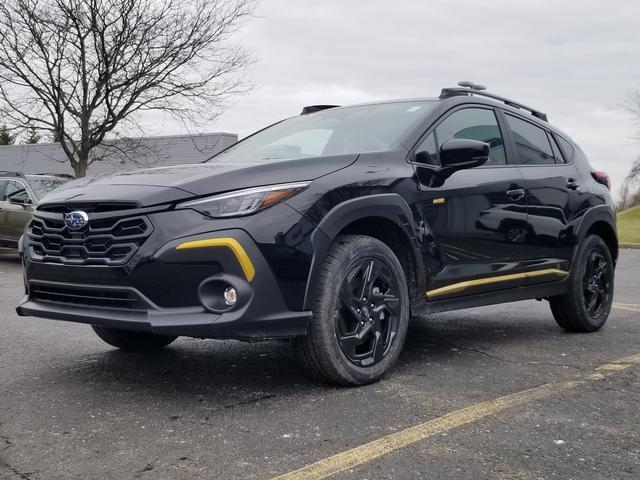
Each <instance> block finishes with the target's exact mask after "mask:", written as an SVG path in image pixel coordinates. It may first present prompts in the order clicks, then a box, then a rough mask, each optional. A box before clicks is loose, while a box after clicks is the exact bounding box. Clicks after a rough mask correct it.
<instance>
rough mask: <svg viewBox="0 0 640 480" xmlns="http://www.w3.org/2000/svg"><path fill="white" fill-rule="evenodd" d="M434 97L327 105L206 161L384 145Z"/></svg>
mask: <svg viewBox="0 0 640 480" xmlns="http://www.w3.org/2000/svg"><path fill="white" fill-rule="evenodd" d="M434 104H435V102H428V101H419V102H398V103H380V104H373V105H361V106H356V107H343V108H331V109H328V110H322V111H320V112H316V113H312V114H309V115H300V116H298V117H293V118H289V119H287V120H284V121H282V122H280V123H277V124H275V125H272V126H271V127H267V128H265V129H264V130H262V131H260V132H258V133H256V134H255V135H252V136H250V137H247V138H246V139H244V140H242V141H240V142H238V143H236V144H235V145H233V146H232V147H230V148H228V149H227V150H225V151H224V152H221V153H220V154H219V155H216V156H215V157H213V158H211V159H210V160H209V161H210V162H215V161H218V160H220V161H223V162H240V163H243V162H252V161H259V162H263V163H269V161H273V160H278V159H288V158H315V157H318V156H321V155H342V154H350V153H364V152H375V151H380V150H386V149H388V148H390V147H391V146H392V145H393V144H394V143H396V142H397V141H398V139H399V137H400V136H401V135H402V134H403V133H404V132H406V131H407V130H408V129H409V128H411V127H412V125H414V124H415V123H416V122H418V121H420V120H423V119H424V117H425V115H426V114H427V112H429V111H430V110H431V109H432V108H433V106H434Z"/></svg>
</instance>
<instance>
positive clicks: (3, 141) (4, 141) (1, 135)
mask: <svg viewBox="0 0 640 480" xmlns="http://www.w3.org/2000/svg"><path fill="white" fill-rule="evenodd" d="M15 140H16V136H15V135H11V132H10V131H9V129H8V128H7V126H6V125H2V127H0V145H11V144H13V142H14V141H15Z"/></svg>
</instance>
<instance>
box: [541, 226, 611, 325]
mask: <svg viewBox="0 0 640 480" xmlns="http://www.w3.org/2000/svg"><path fill="white" fill-rule="evenodd" d="M613 279H614V264H613V258H612V257H611V252H610V251H609V248H608V247H607V244H606V243H604V241H603V240H602V238H600V237H598V236H596V235H589V236H588V237H587V238H586V239H585V240H584V242H583V244H582V246H581V247H580V251H579V252H578V255H577V258H576V261H575V265H574V266H573V272H572V274H571V278H570V279H569V281H570V289H569V292H568V293H567V294H565V295H560V296H557V297H551V298H550V299H549V303H550V305H551V312H552V313H553V316H554V318H555V319H556V322H558V325H560V326H561V327H562V328H564V329H565V330H568V331H570V332H595V331H597V330H599V329H600V328H602V326H603V325H604V324H605V322H606V321H607V318H609V312H610V311H611V304H612V303H613Z"/></svg>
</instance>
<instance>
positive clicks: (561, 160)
mask: <svg viewBox="0 0 640 480" xmlns="http://www.w3.org/2000/svg"><path fill="white" fill-rule="evenodd" d="M549 141H550V142H551V149H552V150H553V156H554V157H555V158H556V163H565V161H564V158H563V157H562V153H560V149H559V148H558V145H557V144H556V141H555V140H554V139H553V137H551V136H549Z"/></svg>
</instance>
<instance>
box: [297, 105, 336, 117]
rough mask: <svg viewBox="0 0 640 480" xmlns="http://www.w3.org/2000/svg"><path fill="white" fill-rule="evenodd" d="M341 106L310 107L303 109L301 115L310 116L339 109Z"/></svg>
mask: <svg viewBox="0 0 640 480" xmlns="http://www.w3.org/2000/svg"><path fill="white" fill-rule="evenodd" d="M339 106H340V105H308V106H306V107H303V108H302V111H301V112H300V115H309V114H310V113H315V112H319V111H321V110H328V109H330V108H337V107H339Z"/></svg>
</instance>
